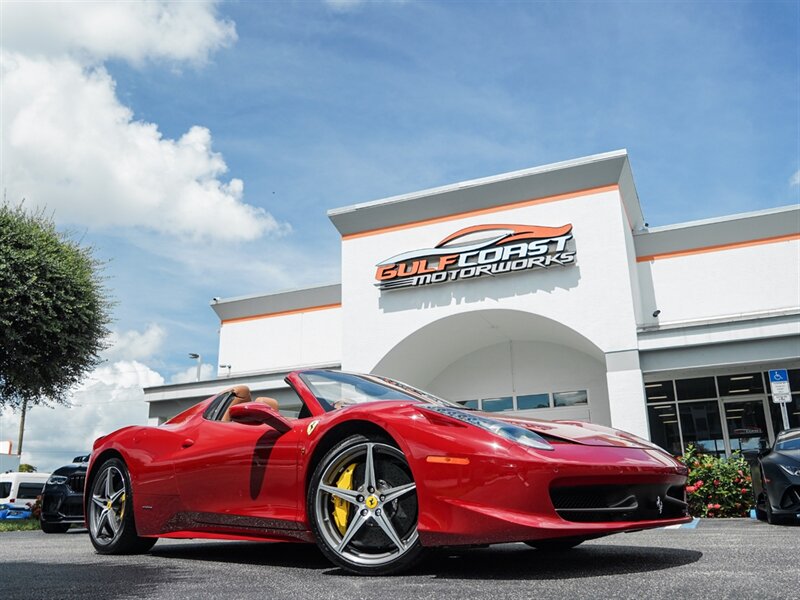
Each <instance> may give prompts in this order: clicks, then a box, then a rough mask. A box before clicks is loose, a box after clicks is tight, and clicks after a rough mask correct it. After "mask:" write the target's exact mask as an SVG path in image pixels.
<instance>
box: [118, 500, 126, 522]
mask: <svg viewBox="0 0 800 600" xmlns="http://www.w3.org/2000/svg"><path fill="white" fill-rule="evenodd" d="M119 501H120V511H119V520H120V522H121V521H122V518H123V517H124V516H125V494H122V496H120V498H119Z"/></svg>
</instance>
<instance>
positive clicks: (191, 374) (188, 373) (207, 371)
mask: <svg viewBox="0 0 800 600" xmlns="http://www.w3.org/2000/svg"><path fill="white" fill-rule="evenodd" d="M215 375H216V372H215V370H214V367H213V365H209V364H206V363H203V364H202V365H200V381H205V380H207V379H213V378H214V376H215ZM196 379H197V367H196V366H194V367H189V368H187V369H184V370H183V371H179V372H178V373H175V375H173V376H172V377H170V380H169V382H170V383H191V382H193V381H195V380H196Z"/></svg>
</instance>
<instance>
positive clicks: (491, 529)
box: [84, 370, 690, 574]
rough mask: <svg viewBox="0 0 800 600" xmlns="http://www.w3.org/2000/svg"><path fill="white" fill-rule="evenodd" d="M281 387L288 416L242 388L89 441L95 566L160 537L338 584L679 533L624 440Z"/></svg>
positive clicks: (656, 467)
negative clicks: (250, 551)
mask: <svg viewBox="0 0 800 600" xmlns="http://www.w3.org/2000/svg"><path fill="white" fill-rule="evenodd" d="M286 382H287V383H288V384H289V386H291V388H292V389H293V390H294V392H296V393H297V396H298V397H299V399H300V401H301V402H302V410H301V411H300V414H299V415H298V416H297V417H296V418H290V417H287V416H284V415H282V414H281V413H280V412H279V411H278V406H277V402H275V400H274V399H271V398H256V399H255V400H251V397H250V392H249V390H248V389H247V388H246V387H244V386H237V387H235V388H232V389H228V390H226V391H224V392H222V393H220V394H219V395H217V396H214V397H212V398H209V399H207V400H205V401H203V402H201V403H199V404H197V405H196V406H194V407H192V408H190V409H189V410H187V411H185V412H183V413H181V414H179V415H178V416H176V417H174V418H173V419H171V420H169V421H167V422H166V423H164V424H163V425H161V426H160V427H126V428H124V429H120V430H118V431H116V432H114V433H111V434H109V435H107V436H104V437H102V438H100V439H98V440H97V441H96V442H95V444H94V449H93V451H92V458H91V462H90V464H89V469H88V474H87V477H86V493H85V495H84V497H85V504H86V520H87V523H88V524H89V532H90V536H91V540H92V543H93V544H94V546H95V548H96V549H97V551H98V552H100V553H101V554H122V553H133V552H145V551H147V550H148V549H149V548H151V547H152V545H153V544H154V543H155V542H156V539H157V538H159V537H170V538H217V539H236V540H280V541H296V542H310V543H314V542H316V544H317V545H318V546H319V547H320V549H321V550H322V552H323V553H324V554H325V556H327V557H328V558H329V559H330V560H331V562H333V563H335V564H336V565H338V566H340V567H342V568H344V569H347V570H348V571H352V572H356V573H365V574H386V573H396V572H399V571H401V570H403V569H407V568H409V567H410V566H412V565H413V564H415V563H416V562H417V561H419V560H420V558H421V557H422V556H423V553H424V551H425V549H426V548H430V547H435V546H469V545H485V544H493V543H499V542H525V543H527V544H529V545H531V546H534V547H536V548H540V549H566V548H571V547H573V546H576V545H577V544H580V543H581V542H582V541H584V540H588V539H592V538H598V537H601V536H604V535H608V534H611V533H618V532H621V531H635V530H640V529H647V528H652V527H663V526H665V525H672V524H677V523H685V522H687V521H689V520H690V518H689V517H688V516H687V505H686V501H685V495H684V486H685V484H686V469H685V467H684V466H683V465H681V464H680V463H679V462H677V461H676V460H675V459H674V458H673V457H672V456H670V455H669V454H667V453H666V452H664V451H663V450H662V449H660V448H659V447H657V446H655V445H653V444H651V443H650V442H648V441H646V440H643V439H640V438H638V437H636V436H633V435H631V434H628V433H624V432H622V431H617V430H613V429H609V428H606V427H601V426H598V425H592V424H588V423H580V422H564V421H540V420H534V419H524V418H521V417H508V418H506V417H502V418H501V417H498V416H496V415H490V414H486V413H480V412H475V411H471V410H466V409H464V408H463V407H462V406H460V405H457V404H452V403H450V402H447V401H445V400H442V399H440V398H437V397H435V396H432V395H430V394H428V393H426V392H423V391H420V390H417V389H414V388H412V387H410V386H408V385H405V384H403V383H400V382H397V381H393V380H391V379H387V378H384V377H379V376H375V375H357V374H352V373H342V372H338V371H327V370H308V371H298V372H294V373H291V374H290V375H289V376H288V377H287V378H286Z"/></svg>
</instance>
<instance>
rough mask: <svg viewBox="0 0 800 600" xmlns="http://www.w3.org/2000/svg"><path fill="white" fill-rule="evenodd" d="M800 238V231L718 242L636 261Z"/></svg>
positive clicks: (644, 257)
mask: <svg viewBox="0 0 800 600" xmlns="http://www.w3.org/2000/svg"><path fill="white" fill-rule="evenodd" d="M791 240H800V233H790V234H788V235H777V236H775V237H768V238H762V239H760V240H748V241H746V242H731V243H729V244H716V245H714V246H702V247H700V248H688V249H686V250H676V251H674V252H664V253H663V254H651V255H650V256H637V257H636V262H648V261H651V260H661V259H664V258H676V257H678V256H689V255H691V254H704V253H706V252H719V251H720V250H733V249H734V248H746V247H748V246H760V245H762V244H775V243H777V242H788V241H791Z"/></svg>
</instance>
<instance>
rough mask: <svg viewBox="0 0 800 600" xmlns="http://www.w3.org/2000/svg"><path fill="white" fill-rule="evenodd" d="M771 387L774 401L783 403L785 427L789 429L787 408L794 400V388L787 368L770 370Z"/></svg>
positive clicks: (782, 413) (782, 410)
mask: <svg viewBox="0 0 800 600" xmlns="http://www.w3.org/2000/svg"><path fill="white" fill-rule="evenodd" d="M769 387H770V388H771V390H772V401H773V402H774V403H775V404H780V405H781V416H782V417H783V428H784V429H789V411H788V410H787V409H786V405H787V404H789V403H790V402H791V401H792V388H791V386H790V385H789V373H788V372H787V371H786V369H771V370H770V372H769Z"/></svg>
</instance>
